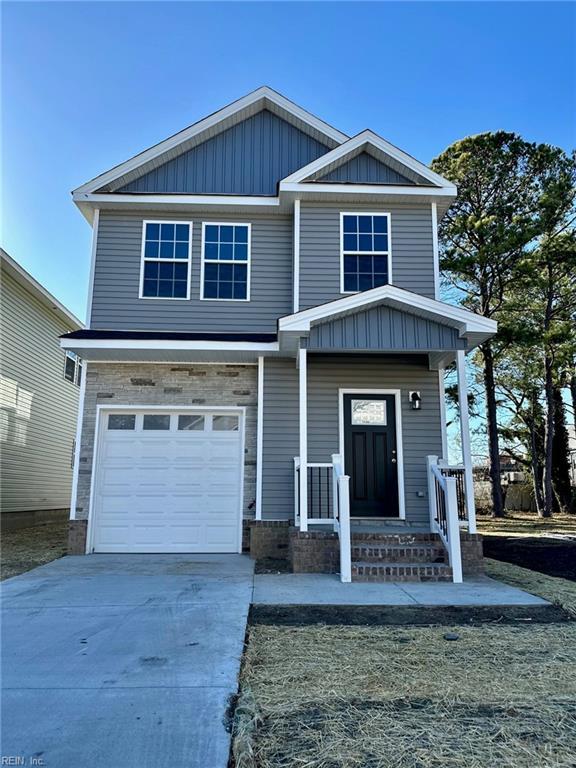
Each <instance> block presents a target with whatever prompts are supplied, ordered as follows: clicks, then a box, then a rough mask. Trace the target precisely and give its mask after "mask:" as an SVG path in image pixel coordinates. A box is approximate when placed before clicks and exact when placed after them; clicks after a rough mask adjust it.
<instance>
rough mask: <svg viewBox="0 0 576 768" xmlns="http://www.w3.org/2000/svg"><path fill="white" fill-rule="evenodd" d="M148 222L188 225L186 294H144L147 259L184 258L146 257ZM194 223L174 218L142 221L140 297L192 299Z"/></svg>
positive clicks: (170, 261) (173, 299)
mask: <svg viewBox="0 0 576 768" xmlns="http://www.w3.org/2000/svg"><path fill="white" fill-rule="evenodd" d="M147 224H183V225H185V226H187V227H188V259H187V262H188V271H187V275H186V296H144V264H145V263H146V262H147V261H155V262H168V263H169V264H175V263H176V264H181V263H182V262H183V261H184V259H146V258H145V257H144V251H145V248H146V225H147ZM193 229H194V225H193V223H192V222H191V221H174V220H172V219H144V220H143V221H142V246H141V249H140V288H139V290H138V298H139V299H146V301H148V300H152V301H189V300H190V280H191V276H192V234H193Z"/></svg>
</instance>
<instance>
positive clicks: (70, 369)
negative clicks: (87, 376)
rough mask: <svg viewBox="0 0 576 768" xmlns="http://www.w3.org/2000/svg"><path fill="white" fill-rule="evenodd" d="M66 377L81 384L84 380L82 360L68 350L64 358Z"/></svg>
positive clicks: (67, 379)
mask: <svg viewBox="0 0 576 768" xmlns="http://www.w3.org/2000/svg"><path fill="white" fill-rule="evenodd" d="M64 378H65V379H66V381H71V382H72V384H76V385H77V386H80V382H81V381H82V360H81V359H80V358H79V357H78V355H76V354H75V353H74V352H68V351H66V356H65V358H64Z"/></svg>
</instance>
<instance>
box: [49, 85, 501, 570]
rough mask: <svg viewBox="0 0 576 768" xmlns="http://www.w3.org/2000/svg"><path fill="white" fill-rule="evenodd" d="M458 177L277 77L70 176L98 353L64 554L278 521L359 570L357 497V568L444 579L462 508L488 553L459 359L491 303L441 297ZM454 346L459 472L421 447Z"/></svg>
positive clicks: (220, 546)
mask: <svg viewBox="0 0 576 768" xmlns="http://www.w3.org/2000/svg"><path fill="white" fill-rule="evenodd" d="M455 196H456V189H455V187H454V186H453V185H452V184H451V183H450V182H448V181H446V179H443V178H442V177H440V176H438V175H437V174H436V173H433V172H432V171H430V170H429V169H428V168H427V167H426V166H425V165H423V164H422V163H420V162H418V161H417V160H415V159H414V158H412V157H411V156H410V155H408V154H406V153H405V152H403V151H401V150H400V149H398V148H396V147H394V146H393V145H391V144H390V143H389V142H387V141H385V140H384V139H382V138H381V137H379V136H377V135H376V134H375V133H373V132H372V131H363V132H362V133H360V134H358V135H357V136H355V137H353V138H350V137H348V136H346V135H345V134H344V133H342V132H341V131H339V130H337V129H335V128H333V127H331V126H330V125H327V124H326V123H325V122H323V121H322V120H320V119H319V118H317V117H315V116H314V115H312V114H310V113H308V112H306V111H305V110H303V109H302V108H300V107H298V106H297V105H296V104H294V103H292V102H290V101H288V100H287V99H286V98H284V97H283V96H281V95H280V94H278V93H276V92H275V91H273V90H271V89H270V88H266V87H264V88H259V89H258V90H256V91H254V92H253V93H251V94H249V95H248V96H246V97H244V98H242V99H240V100H239V101H236V102H234V103H233V104H231V105H229V106H227V107H225V108H224V109H222V110H220V111H219V112H216V113H214V114H213V115H210V116H209V117H207V118H205V119H204V120H201V121H200V122H198V123H195V124H194V125H192V126H190V127H189V128H186V129H185V130H183V131H181V132H180V133H177V134H175V135H174V136H172V137H171V138H169V139H167V140H166V141H163V142H160V143H159V144H157V145H155V146H154V147H152V148H151V149H148V150H146V151H144V152H142V153H140V154H139V155H136V156H135V157H134V158H132V159H130V160H128V161H127V162H125V163H122V164H120V165H118V166H116V167H114V168H113V169H112V170H110V171H107V172H106V173H104V174H102V175H101V176H98V177H97V178H96V179H94V180H92V181H90V182H88V183H86V184H84V185H82V186H81V187H79V188H78V189H76V190H75V191H74V193H73V198H74V201H75V203H76V204H77V206H78V207H79V209H80V210H81V212H82V213H83V214H84V216H85V217H86V219H87V220H88V221H89V222H90V224H91V225H92V227H93V232H94V238H93V252H92V276H91V283H90V299H89V301H90V311H89V321H88V327H87V329H86V330H82V331H78V332H75V333H71V334H67V335H66V336H65V337H64V339H63V341H62V344H63V346H64V348H66V349H68V350H71V351H73V352H75V353H76V354H78V355H81V356H82V357H83V358H84V360H85V361H86V363H87V364H86V378H85V386H84V387H83V394H82V398H83V413H84V419H83V424H82V441H81V446H79V457H78V458H79V461H78V463H77V466H78V467H79V474H78V475H77V488H76V489H75V492H74V497H73V505H72V507H73V508H72V523H71V551H74V552H238V551H241V548H242V540H243V536H242V533H243V531H244V533H245V534H246V536H245V537H244V541H245V543H247V539H248V529H250V540H251V544H250V546H251V551H252V554H253V555H255V556H262V555H266V554H267V555H273V556H274V555H275V556H277V555H278V554H281V553H282V552H283V553H284V556H285V554H286V551H288V541H290V557H291V561H292V566H293V568H294V569H295V570H300V571H301V570H335V571H337V570H340V572H341V574H342V578H343V579H349V578H350V550H351V545H350V542H349V539H348V537H349V534H350V529H349V525H348V522H347V512H348V508H349V512H350V515H351V516H352V520H353V526H352V534H351V535H352V545H353V547H354V553H353V556H354V560H355V561H357V562H356V563H355V565H354V566H353V568H352V570H353V573H354V575H355V576H356V577H370V578H379V577H383V578H392V577H398V578H451V571H450V569H449V566H448V565H447V564H446V563H443V562H440V561H442V560H443V559H444V557H443V553H444V549H443V548H442V544H441V540H442V541H443V542H444V545H445V547H446V548H447V549H448V552H449V556H450V565H451V566H452V571H453V574H454V578H455V579H456V580H457V579H458V578H459V573H460V567H459V562H460V541H459V538H458V535H457V534H458V526H459V522H458V516H459V517H460V525H461V526H463V527H466V528H467V529H468V533H466V534H463V536H464V540H465V541H466V546H465V547H464V548H463V552H464V554H465V557H468V554H470V553H476V555H477V550H478V546H477V538H476V537H475V536H474V532H475V522H474V509H473V493H472V466H471V462H470V441H469V434H468V421H467V418H468V412H467V400H466V379H465V372H464V360H465V354H466V352H467V351H470V350H471V349H473V348H474V347H475V346H477V345H478V344H479V343H481V342H482V341H483V340H485V339H487V338H489V337H490V336H491V335H492V334H493V333H494V332H495V330H496V324H495V323H494V322H493V321H491V320H488V319H486V318H483V317H479V316H477V315H474V314H473V313H471V312H468V311H466V310H464V309H461V308H459V307H455V306H452V305H449V304H445V303H442V302H441V301H439V299H438V290H439V271H438V242H437V223H438V220H439V219H440V218H441V217H442V216H443V215H444V213H445V212H446V210H447V209H448V207H449V206H450V204H451V202H452V201H453V200H454V198H455ZM454 360H456V361H457V365H458V373H459V377H458V378H459V386H460V397H461V404H462V407H461V412H462V445H463V452H464V460H465V464H466V466H465V468H456V469H454V470H451V471H448V470H446V469H441V468H440V466H439V464H438V463H437V462H436V459H435V458H431V459H427V457H429V456H430V457H437V456H439V457H442V456H444V457H446V456H447V455H448V454H447V445H446V431H445V417H444V394H443V369H444V368H445V367H446V366H447V365H449V364H451V363H452V362H453V361H454ZM333 457H334V458H333ZM447 476H448V477H447ZM348 478H349V480H348ZM348 482H349V483H350V492H349V494H348V492H347V490H346V486H347V483H348ZM465 490H467V494H466V495H467V499H468V504H467V506H466V505H465V504H464V493H465ZM251 521H253V522H251ZM290 523H291V524H292V526H290V525H289V524H290ZM362 524H363V525H364V531H365V530H366V524H369V525H370V526H371V527H369V528H368V530H370V531H373V529H374V527H376V529H377V530H376V532H373V533H372V535H373V537H376V536H380V539H379V540H380V543H381V544H382V546H380V547H379V548H378V550H377V551H376V549H375V548H372V549H371V550H370V551H368V550H367V549H366V547H363V546H362V545H363V544H365V543H366V541H367V538H366V535H367V534H366V533H363V532H362ZM392 526H393V527H392ZM431 531H432V534H433V535H432V536H431ZM385 535H389V536H392V538H391V539H390V538H388V539H384V538H382V537H384V536H385ZM406 536H408V541H410V542H412V543H413V544H418V546H415V545H414V546H409V547H406V546H404V547H401V548H399V545H400V544H404V545H405V544H406V541H407V539H406ZM439 537H440V538H439ZM373 540H374V539H373ZM384 543H386V544H387V545H390V546H388V548H387V549H386V547H384ZM367 559H370V560H371V561H373V562H372V563H371V564H370V565H369V566H368V565H366V563H365V562H364V561H365V560H367ZM394 559H396V561H398V560H400V562H396V563H395V564H394V565H393V566H390V563H389V561H390V560H394ZM468 559H469V560H470V561H472V559H473V557H472V554H470V557H469V558H468ZM358 561H361V562H358ZM434 561H438V562H434Z"/></svg>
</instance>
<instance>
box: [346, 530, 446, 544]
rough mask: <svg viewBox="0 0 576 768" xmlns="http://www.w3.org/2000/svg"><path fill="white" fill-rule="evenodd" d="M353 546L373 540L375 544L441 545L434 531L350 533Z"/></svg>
mask: <svg viewBox="0 0 576 768" xmlns="http://www.w3.org/2000/svg"><path fill="white" fill-rule="evenodd" d="M350 538H351V540H352V545H353V546H359V545H363V544H368V542H370V543H372V542H375V545H376V546H378V545H381V546H389V547H402V546H415V547H425V546H427V545H436V546H441V541H440V536H437V535H436V534H434V533H418V534H417V533H412V534H409V533H397V534H390V533H352V534H351V536H350Z"/></svg>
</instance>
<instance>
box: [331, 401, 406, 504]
mask: <svg viewBox="0 0 576 768" xmlns="http://www.w3.org/2000/svg"><path fill="white" fill-rule="evenodd" d="M397 460H398V455H397V448H396V402H395V398H394V395H370V394H364V393H358V394H356V395H354V394H352V395H344V464H345V472H346V474H347V475H349V476H350V515H351V516H352V517H398V515H399V507H398V464H397Z"/></svg>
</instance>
